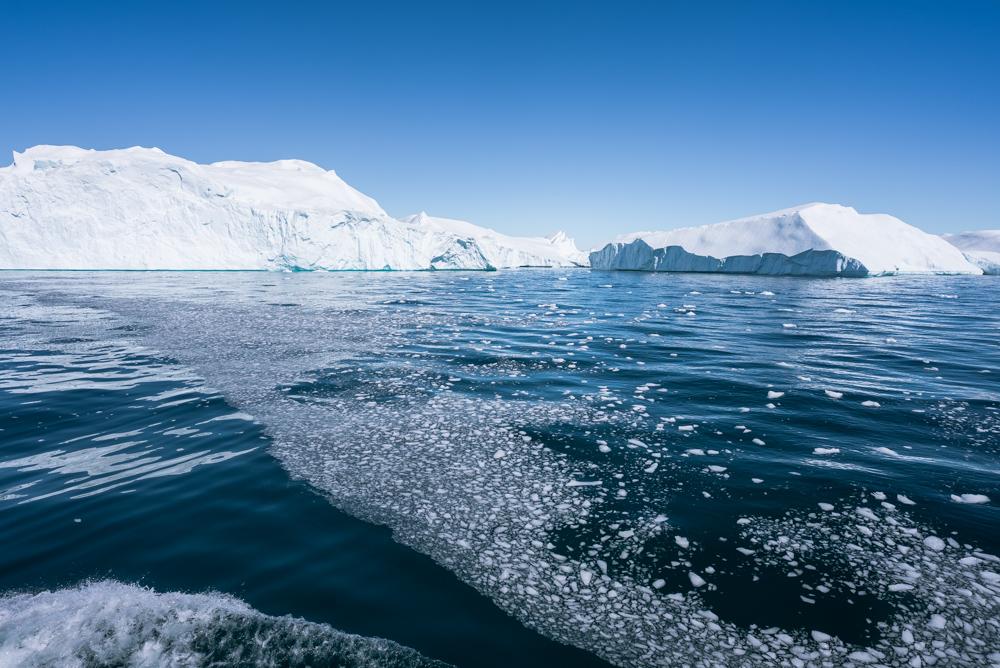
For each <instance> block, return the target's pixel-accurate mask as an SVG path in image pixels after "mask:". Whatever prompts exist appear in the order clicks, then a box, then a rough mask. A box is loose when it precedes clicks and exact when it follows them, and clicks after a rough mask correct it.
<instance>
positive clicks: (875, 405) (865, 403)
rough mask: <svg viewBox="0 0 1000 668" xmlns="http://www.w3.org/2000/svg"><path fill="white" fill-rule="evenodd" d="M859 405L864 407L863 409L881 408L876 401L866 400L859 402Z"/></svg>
mask: <svg viewBox="0 0 1000 668" xmlns="http://www.w3.org/2000/svg"><path fill="white" fill-rule="evenodd" d="M861 405H862V406H865V407H867V408H879V407H881V406H882V404H880V403H879V402H877V401H872V400H871V399H868V400H866V401H862V402H861Z"/></svg>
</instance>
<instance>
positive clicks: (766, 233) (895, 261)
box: [590, 203, 982, 276]
mask: <svg viewBox="0 0 1000 668" xmlns="http://www.w3.org/2000/svg"><path fill="white" fill-rule="evenodd" d="M590 265H591V267H593V268H594V269H628V270H637V271H696V272H722V273H749V274H768V275H792V276H872V275H881V274H980V273H982V270H981V269H980V268H979V267H978V266H976V265H975V264H973V263H972V262H970V261H969V260H968V259H966V258H965V256H964V255H963V254H962V253H961V252H960V251H958V249H956V248H955V247H953V246H951V245H950V244H948V243H947V242H945V241H943V240H942V239H941V238H939V237H936V236H934V235H932V234H927V233H926V232H923V231H921V230H919V229H917V228H916V227H913V226H912V225H907V224H906V223H904V222H903V221H901V220H899V219H898V218H895V217H893V216H889V215H886V214H862V213H858V212H857V211H856V210H854V209H853V208H851V207H846V206H840V205H837V204H819V203H817V204H807V205H804V206H800V207H795V208H792V209H785V210H782V211H775V212H774V213H767V214H763V215H759V216H751V217H749V218H741V219H739V220H732V221H729V222H725V223H717V224H715V225H704V226H702V227H687V228H682V229H677V230H669V231H664V232H637V233H633V234H628V235H625V236H623V237H619V238H618V239H616V240H615V241H613V242H612V243H609V244H608V245H606V246H605V247H604V248H602V249H601V250H598V251H595V252H593V253H591V254H590Z"/></svg>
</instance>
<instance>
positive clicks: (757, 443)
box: [751, 438, 766, 445]
mask: <svg viewBox="0 0 1000 668" xmlns="http://www.w3.org/2000/svg"><path fill="white" fill-rule="evenodd" d="M751 442H752V443H753V444H754V445H766V444H765V443H764V441H762V440H761V439H759V438H755V439H753V441H751Z"/></svg>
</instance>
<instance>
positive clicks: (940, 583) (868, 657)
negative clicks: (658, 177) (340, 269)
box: [0, 270, 1000, 666]
mask: <svg viewBox="0 0 1000 668" xmlns="http://www.w3.org/2000/svg"><path fill="white" fill-rule="evenodd" d="M995 283H996V281H994V280H992V279H990V278H988V277H908V278H906V277H898V278H880V279H867V280H835V279H834V280H811V279H794V278H769V277H754V276H710V275H663V274H660V275H653V274H636V273H602V272H590V271H586V270H565V271H562V270H521V271H509V272H497V273H414V274H408V273H358V274H354V273H345V274H270V273H212V272H193V273H184V272H176V273H175V272H148V273H147V272H140V273H119V272H103V273H86V272H48V273H26V272H5V273H3V274H0V546H3V549H2V550H0V592H5V593H3V594H2V598H0V665H51V664H52V663H63V662H70V663H72V662H76V664H77V665H104V664H128V663H129V662H131V663H133V664H137V665H159V664H163V663H170V662H173V663H177V664H190V665H217V664H221V665H226V664H227V663H230V664H239V663H240V662H244V663H246V662H255V663H265V664H267V663H270V664H272V665H288V664H292V665H315V664H317V663H319V664H324V663H330V664H339V665H400V666H402V665H406V666H409V665H425V664H426V665H431V664H433V662H434V661H442V662H445V663H450V664H454V665H461V666H479V665H483V666H490V665H496V666H501V665H502V666H509V665H525V666H530V665H545V666H551V665H574V666H586V665H606V662H607V663H611V664H615V665H627V666H644V665H664V666H675V665H692V666H709V665H761V666H767V665H836V666H839V665H879V664H881V665H901V666H904V665H905V666H923V665H938V666H941V665H946V666H952V665H954V666H970V665H993V664H1000V654H998V652H1000V621H998V618H1000V614H998V612H1000V559H998V557H996V556H994V555H997V554H1000V531H998V527H1000V510H998V507H997V502H998V501H1000V475H998V474H1000V336H998V332H1000V297H998V296H997V289H996V288H997V285H995Z"/></svg>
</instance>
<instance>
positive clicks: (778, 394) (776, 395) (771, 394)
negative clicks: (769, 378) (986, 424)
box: [767, 390, 785, 399]
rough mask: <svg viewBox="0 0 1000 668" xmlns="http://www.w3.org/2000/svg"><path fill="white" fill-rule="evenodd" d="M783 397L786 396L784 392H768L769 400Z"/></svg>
mask: <svg viewBox="0 0 1000 668" xmlns="http://www.w3.org/2000/svg"><path fill="white" fill-rule="evenodd" d="M783 396H785V393H784V392H778V391H776V390H768V391H767V398H768V399H780V398H781V397H783Z"/></svg>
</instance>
